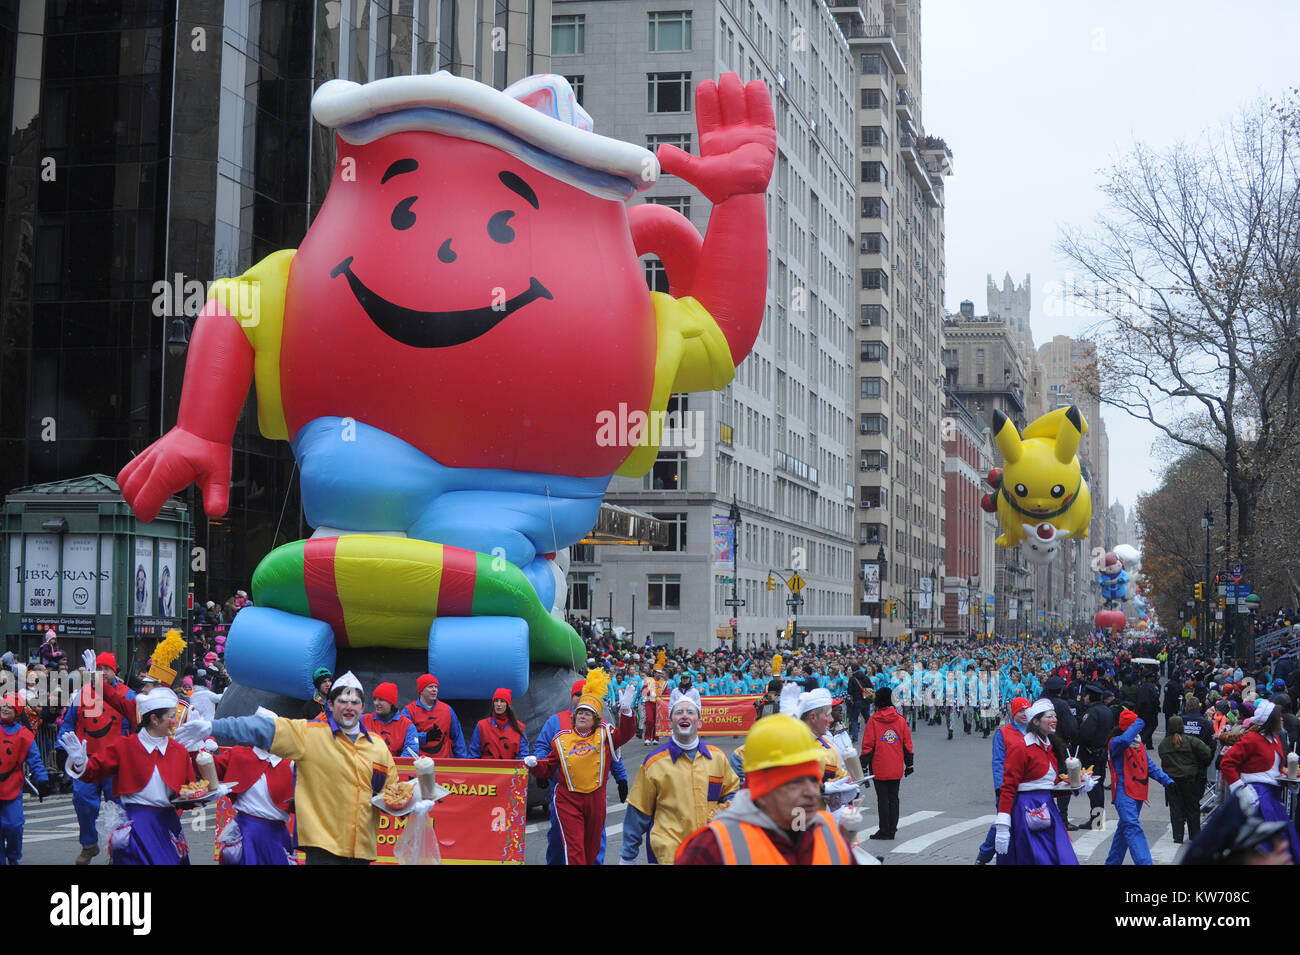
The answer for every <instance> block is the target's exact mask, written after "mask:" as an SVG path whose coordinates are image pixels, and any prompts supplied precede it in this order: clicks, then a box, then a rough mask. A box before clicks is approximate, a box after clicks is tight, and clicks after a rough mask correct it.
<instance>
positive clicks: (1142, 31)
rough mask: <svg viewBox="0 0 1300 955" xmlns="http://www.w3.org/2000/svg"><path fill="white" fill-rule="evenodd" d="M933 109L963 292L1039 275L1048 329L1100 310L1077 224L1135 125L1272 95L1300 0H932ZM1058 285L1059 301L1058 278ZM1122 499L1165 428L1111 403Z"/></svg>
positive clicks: (1138, 132) (1040, 334) (951, 246)
mask: <svg viewBox="0 0 1300 955" xmlns="http://www.w3.org/2000/svg"><path fill="white" fill-rule="evenodd" d="M921 9H922V16H923V35H922V77H921V80H922V122H923V123H924V125H925V131H926V132H927V133H929V134H931V135H937V136H942V137H943V138H944V139H945V140H946V141H947V143H948V146H949V147H950V148H951V149H952V152H953V169H954V175H952V176H951V177H949V178H948V179H947V180H946V183H945V188H946V192H947V204H946V223H947V225H946V233H947V249H946V255H947V267H948V276H947V300H946V302H945V303H944V304H945V307H946V308H947V309H948V311H951V312H955V311H957V306H958V303H960V302H961V300H962V299H970V300H971V301H973V302H974V303H975V310H976V313H977V314H984V313H985V310H986V309H985V282H986V276H987V274H989V273H992V274H993V276H994V278H995V279H996V281H997V282H998V284H999V285H1001V283H1002V277H1003V275H1004V274H1005V273H1006V272H1010V273H1011V276H1012V278H1013V279H1014V280H1015V281H1016V282H1017V283H1020V282H1022V281H1023V280H1024V277H1025V275H1026V274H1031V275H1032V276H1033V312H1032V324H1033V330H1034V340H1035V342H1036V343H1037V344H1039V345H1041V344H1042V343H1043V342H1045V341H1048V340H1050V339H1051V337H1052V336H1053V335H1060V334H1065V335H1075V334H1078V333H1079V332H1080V331H1081V330H1082V329H1083V328H1084V327H1085V326H1086V325H1087V324H1088V323H1089V320H1090V319H1089V316H1085V315H1080V314H1077V313H1076V311H1077V310H1076V309H1075V308H1074V307H1073V306H1071V305H1068V304H1065V303H1064V302H1063V300H1062V297H1061V292H1060V290H1061V288H1062V286H1063V285H1064V284H1066V283H1068V282H1069V281H1071V279H1072V278H1073V276H1072V273H1071V272H1070V269H1069V265H1068V263H1067V262H1066V261H1065V260H1064V259H1063V258H1062V257H1060V256H1059V255H1057V254H1056V252H1055V251H1054V246H1055V244H1056V240H1057V238H1058V237H1059V236H1060V233H1061V227H1062V226H1063V225H1066V224H1073V225H1088V224H1090V223H1091V222H1092V220H1093V218H1094V217H1095V216H1096V214H1097V213H1098V212H1099V211H1100V210H1101V208H1102V196H1101V193H1100V191H1099V190H1098V184H1099V183H1100V181H1101V177H1100V175H1099V171H1100V170H1102V169H1103V168H1105V167H1107V166H1109V165H1110V163H1111V161H1112V160H1113V159H1114V158H1115V157H1117V156H1119V155H1121V154H1122V153H1124V152H1126V151H1127V150H1128V149H1129V147H1130V146H1131V145H1132V144H1133V143H1134V142H1135V141H1138V140H1140V141H1142V142H1144V143H1147V144H1149V145H1152V146H1155V147H1165V146H1168V145H1171V144H1173V143H1175V142H1177V141H1178V140H1180V139H1188V140H1192V139H1195V138H1197V136H1198V135H1199V134H1200V133H1201V132H1202V131H1203V130H1205V129H1207V128H1209V127H1212V126H1216V125H1218V124H1219V123H1221V122H1222V121H1224V120H1226V119H1228V118H1230V117H1231V116H1232V115H1233V113H1235V112H1236V111H1237V110H1238V109H1239V108H1240V107H1241V106H1243V105H1245V104H1247V103H1249V102H1251V101H1253V100H1254V99H1256V98H1259V97H1269V96H1278V95H1280V94H1281V93H1282V92H1283V91H1284V90H1285V89H1286V87H1287V86H1288V85H1295V84H1296V83H1297V82H1300V68H1298V66H1297V63H1298V62H1300V60H1298V59H1297V56H1296V47H1297V41H1298V40H1300V2H1296V0H1236V2H1194V0H1180V2H1173V0H1142V2H1140V3H1134V2H1133V0H1089V2H1087V3H1063V2H1058V0H923V4H922V8H921ZM1053 288H1055V289H1056V296H1055V301H1054V302H1053V301H1051V291H1052V289H1053ZM1103 415H1104V417H1105V419H1106V430H1107V434H1108V435H1109V437H1110V499H1111V501H1114V500H1116V499H1118V500H1119V501H1120V502H1121V503H1122V504H1124V506H1125V507H1132V506H1133V504H1134V502H1135V500H1136V498H1137V495H1138V494H1139V493H1140V492H1142V491H1147V490H1150V489H1151V488H1153V487H1155V486H1156V485H1157V484H1158V483H1159V482H1158V477H1157V475H1156V473H1153V471H1156V470H1158V465H1159V462H1157V461H1155V460H1154V459H1153V458H1152V456H1151V454H1150V453H1149V448H1150V446H1151V444H1152V442H1153V440H1154V438H1155V436H1156V434H1157V432H1156V431H1155V429H1154V428H1152V427H1151V426H1150V425H1146V424H1142V423H1140V422H1136V421H1134V420H1133V419H1132V418H1130V417H1129V416H1128V415H1126V414H1125V413H1124V412H1122V411H1119V410H1117V409H1106V410H1105V411H1104V413H1103Z"/></svg>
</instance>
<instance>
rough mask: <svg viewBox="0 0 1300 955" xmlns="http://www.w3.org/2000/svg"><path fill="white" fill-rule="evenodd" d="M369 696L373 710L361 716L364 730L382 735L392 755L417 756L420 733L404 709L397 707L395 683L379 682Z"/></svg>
mask: <svg viewBox="0 0 1300 955" xmlns="http://www.w3.org/2000/svg"><path fill="white" fill-rule="evenodd" d="M370 698H371V699H372V700H373V701H374V704H375V711H374V712H373V713H367V714H366V715H365V716H363V717H361V725H362V726H364V727H365V728H366V732H367V733H376V734H378V735H379V736H382V737H383V738H384V742H385V743H387V744H388V751H389V752H390V753H392V754H393V755H394V756H409V757H410V758H412V759H414V758H415V757H416V756H419V755H420V734H419V731H418V730H416V728H415V724H414V723H413V722H411V717H410V716H408V715H407V713H406V711H405V710H399V709H398V708H397V684H396V683H381V684H379V685H378V686H377V687H375V692H374V693H372V694H370Z"/></svg>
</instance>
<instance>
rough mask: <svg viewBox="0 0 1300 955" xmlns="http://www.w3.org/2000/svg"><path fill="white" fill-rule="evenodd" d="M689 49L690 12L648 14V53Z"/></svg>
mask: <svg viewBox="0 0 1300 955" xmlns="http://www.w3.org/2000/svg"><path fill="white" fill-rule="evenodd" d="M690 48H691V11H689V10H672V11H668V12H662V11H655V12H652V13H651V14H650V52H651V53H667V52H677V51H682V50H689V49H690Z"/></svg>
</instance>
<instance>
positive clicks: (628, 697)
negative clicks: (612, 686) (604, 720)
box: [618, 683, 636, 715]
mask: <svg viewBox="0 0 1300 955" xmlns="http://www.w3.org/2000/svg"><path fill="white" fill-rule="evenodd" d="M635 705H636V687H635V686H633V685H632V684H631V683H629V684H628V685H627V686H625V687H623V691H622V692H621V693H619V695H618V711H619V712H620V713H622V714H624V715H627V714H630V713H631V712H632V707H633V706H635Z"/></svg>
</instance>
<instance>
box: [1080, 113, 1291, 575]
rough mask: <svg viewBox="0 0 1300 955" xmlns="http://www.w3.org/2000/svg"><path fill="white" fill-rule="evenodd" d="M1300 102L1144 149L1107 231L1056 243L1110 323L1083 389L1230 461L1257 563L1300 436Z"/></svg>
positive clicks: (1119, 174) (1102, 330)
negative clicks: (1195, 137)
mask: <svg viewBox="0 0 1300 955" xmlns="http://www.w3.org/2000/svg"><path fill="white" fill-rule="evenodd" d="M1298 101H1300V97H1297V95H1296V93H1295V91H1292V93H1291V95H1290V96H1289V97H1288V98H1287V100H1286V101H1285V102H1283V103H1280V104H1272V105H1265V104H1258V105H1256V106H1255V107H1252V108H1251V109H1250V110H1248V111H1246V112H1245V113H1243V114H1242V115H1241V116H1239V117H1238V118H1237V119H1236V120H1235V121H1233V122H1232V123H1231V124H1229V125H1228V126H1227V127H1226V128H1225V129H1223V130H1221V131H1219V132H1218V133H1216V134H1214V135H1212V136H1209V137H1207V138H1206V139H1204V140H1203V141H1202V142H1201V143H1199V144H1197V145H1185V144H1184V145H1179V146H1176V147H1174V148H1172V149H1170V150H1168V151H1166V152H1163V153H1157V152H1154V151H1152V150H1150V149H1148V148H1146V147H1144V146H1142V145H1138V146H1136V147H1135V148H1134V149H1133V151H1132V152H1131V154H1130V155H1129V156H1127V157H1126V158H1124V159H1122V160H1120V161H1119V162H1118V163H1116V165H1115V166H1114V167H1113V168H1112V169H1111V170H1110V173H1109V176H1108V179H1107V181H1106V183H1105V185H1104V187H1103V189H1104V192H1105V193H1106V196H1107V198H1108V200H1109V208H1108V210H1107V211H1106V212H1105V213H1103V214H1102V215H1101V216H1100V217H1099V219H1098V222H1097V225H1096V228H1095V229H1093V230H1091V231H1090V232H1084V231H1081V230H1071V231H1068V232H1066V234H1065V235H1064V237H1063V238H1062V240H1061V242H1060V243H1059V244H1058V249H1059V250H1060V251H1061V252H1062V253H1063V254H1064V255H1065V256H1066V257H1067V258H1068V259H1069V260H1070V261H1072V262H1073V263H1075V264H1076V265H1077V266H1078V267H1080V268H1081V269H1082V270H1083V272H1084V273H1085V274H1086V275H1087V276H1088V278H1089V282H1086V283H1084V284H1083V285H1078V284H1076V286H1075V289H1074V295H1075V299H1076V301H1077V302H1078V303H1079V304H1081V305H1083V306H1085V307H1087V308H1090V309H1092V310H1093V311H1095V312H1098V313H1100V314H1101V315H1103V316H1104V319H1103V320H1102V321H1101V322H1100V323H1099V324H1098V325H1097V326H1096V328H1094V329H1093V334H1094V335H1095V337H1096V340H1097V345H1098V359H1097V362H1096V365H1095V367H1093V368H1091V369H1089V370H1088V371H1087V372H1086V373H1085V374H1084V375H1083V376H1082V377H1081V380H1080V381H1079V383H1078V384H1079V385H1080V386H1081V387H1082V388H1085V389H1086V390H1088V391H1090V392H1091V393H1092V394H1094V395H1095V396H1096V397H1097V398H1098V400H1100V401H1101V402H1103V403H1105V404H1108V405H1111V406H1113V407H1116V408H1120V409H1122V410H1124V411H1126V412H1127V413H1128V414H1130V415H1132V416H1133V417H1135V418H1138V419H1139V420H1143V421H1147V422H1150V423H1151V424H1152V425H1154V426H1155V427H1156V428H1157V429H1158V430H1159V431H1161V432H1163V433H1164V434H1165V435H1166V436H1168V438H1169V439H1170V440H1172V441H1174V442H1176V443H1177V444H1178V445H1181V446H1182V447H1184V448H1187V449H1189V450H1197V451H1201V452H1203V453H1204V454H1206V455H1209V456H1210V457H1211V458H1212V459H1213V460H1214V461H1217V462H1218V463H1219V465H1220V467H1221V469H1222V470H1223V471H1224V472H1226V475H1227V482H1228V485H1229V486H1230V487H1231V488H1232V495H1233V498H1234V499H1235V501H1236V505H1237V515H1236V516H1237V519H1238V522H1239V530H1240V536H1239V538H1238V539H1239V540H1240V541H1241V542H1242V546H1243V549H1242V551H1241V553H1242V556H1243V557H1244V558H1245V559H1246V560H1247V561H1248V562H1249V563H1252V564H1253V563H1254V561H1253V558H1252V554H1251V552H1250V549H1249V542H1250V540H1251V537H1252V534H1253V531H1254V526H1255V516H1256V509H1257V507H1258V504H1259V499H1260V494H1261V493H1262V491H1263V489H1264V488H1265V486H1266V485H1267V483H1268V481H1269V479H1270V477H1271V476H1272V474H1273V473H1274V470H1275V468H1276V465H1277V462H1278V461H1279V460H1280V459H1282V458H1283V457H1284V456H1286V455H1287V454H1288V453H1289V452H1290V450H1291V449H1292V448H1293V447H1294V446H1295V444H1296V442H1297V439H1300V428H1298V427H1297V425H1298V424H1300V391H1298V390H1297V379H1296V376H1297V372H1298V371H1300V182H1298V179H1297V166H1296V160H1297V148H1298V147H1300V121H1298V120H1297V109H1296V104H1297V102H1298ZM1222 486H1223V485H1220V487H1222Z"/></svg>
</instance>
